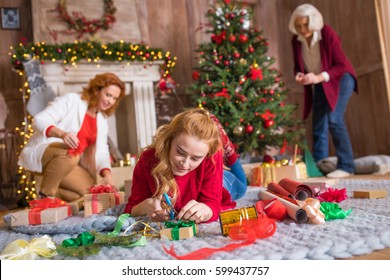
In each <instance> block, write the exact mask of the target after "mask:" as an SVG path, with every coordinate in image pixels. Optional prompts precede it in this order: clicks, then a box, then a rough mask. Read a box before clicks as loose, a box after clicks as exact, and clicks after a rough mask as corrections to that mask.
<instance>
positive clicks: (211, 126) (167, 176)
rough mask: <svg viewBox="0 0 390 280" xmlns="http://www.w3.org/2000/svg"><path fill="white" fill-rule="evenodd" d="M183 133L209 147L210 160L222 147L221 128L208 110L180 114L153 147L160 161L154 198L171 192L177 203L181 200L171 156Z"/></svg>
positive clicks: (158, 135)
mask: <svg viewBox="0 0 390 280" xmlns="http://www.w3.org/2000/svg"><path fill="white" fill-rule="evenodd" d="M182 133H185V134H187V135H189V136H192V137H195V138H196V139H198V140H201V141H204V142H205V143H206V144H208V146H209V152H208V154H207V157H210V156H213V155H214V154H215V153H216V152H217V151H219V150H220V149H221V148H222V142H221V139H220V132H219V129H218V127H217V125H216V123H215V122H214V121H213V120H212V119H211V118H210V114H209V112H208V111H206V110H205V109H200V108H196V109H187V110H185V111H184V112H182V113H180V114H178V115H176V116H175V117H174V118H173V119H172V121H171V122H170V123H169V124H166V125H163V126H161V127H159V128H158V130H157V133H156V136H155V138H154V141H153V143H152V144H151V145H150V147H151V148H154V149H155V151H156V156H157V158H158V159H159V160H160V161H159V163H158V164H157V165H156V166H155V167H154V168H153V170H152V176H153V178H154V180H155V181H156V185H157V191H156V193H155V194H154V196H155V197H156V196H159V195H162V194H163V193H169V194H170V195H171V196H172V202H173V203H174V202H175V201H176V199H177V195H178V186H177V184H176V181H175V178H174V174H173V172H172V167H171V163H170V160H169V155H170V150H171V144H172V141H173V139H174V138H175V137H177V136H179V135H181V134H182Z"/></svg>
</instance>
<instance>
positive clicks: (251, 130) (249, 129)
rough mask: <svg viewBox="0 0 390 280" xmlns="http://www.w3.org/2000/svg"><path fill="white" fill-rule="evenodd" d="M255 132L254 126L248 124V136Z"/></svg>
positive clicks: (246, 130) (246, 129)
mask: <svg viewBox="0 0 390 280" xmlns="http://www.w3.org/2000/svg"><path fill="white" fill-rule="evenodd" d="M253 130H254V128H253V125H250V124H248V125H247V126H246V127H245V132H246V133H248V134H251V133H252V132H253Z"/></svg>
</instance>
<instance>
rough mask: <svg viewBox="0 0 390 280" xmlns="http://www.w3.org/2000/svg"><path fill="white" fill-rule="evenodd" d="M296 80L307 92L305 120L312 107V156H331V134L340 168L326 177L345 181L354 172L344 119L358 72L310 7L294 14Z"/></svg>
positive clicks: (291, 19) (292, 16) (307, 5)
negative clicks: (356, 72)
mask: <svg viewBox="0 0 390 280" xmlns="http://www.w3.org/2000/svg"><path fill="white" fill-rule="evenodd" d="M289 29H290V31H291V32H292V33H293V34H294V36H293V38H292V46H293V54H294V64H295V68H294V71H295V80H296V82H298V83H300V84H302V85H303V86H304V90H305V106H304V118H307V117H308V115H309V113H310V111H311V109H312V108H313V116H312V117H313V157H314V160H315V161H316V162H318V161H320V160H322V159H324V158H326V157H328V156H329V151H328V147H329V143H328V131H330V134H331V135H332V140H333V144H334V146H335V149H336V156H337V169H336V170H335V171H333V172H331V173H328V174H327V177H330V178H342V177H346V176H349V175H352V174H353V173H354V172H355V167H354V162H353V160H354V158H353V151H352V145H351V141H350V138H349V134H348V130H347V127H346V124H345V120H344V114H345V110H346V108H347V104H348V101H349V98H350V97H351V95H352V93H353V91H354V90H355V91H356V90H357V82H356V74H355V70H354V68H353V66H352V64H351V63H350V61H349V60H348V58H347V57H346V55H345V54H344V51H343V49H342V47H341V42H340V39H339V36H338V35H337V33H336V32H335V31H334V30H333V29H332V28H331V27H330V26H328V25H326V24H324V22H323V18H322V15H321V13H320V12H319V11H318V10H317V9H316V8H315V7H314V6H312V5H310V4H303V5H300V6H298V7H297V8H296V9H295V10H294V12H293V13H292V15H291V18H290V23H289Z"/></svg>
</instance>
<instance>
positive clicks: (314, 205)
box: [297, 197, 325, 225]
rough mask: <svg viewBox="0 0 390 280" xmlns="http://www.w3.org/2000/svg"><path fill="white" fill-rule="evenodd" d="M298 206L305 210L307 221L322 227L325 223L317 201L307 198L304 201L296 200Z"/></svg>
mask: <svg viewBox="0 0 390 280" xmlns="http://www.w3.org/2000/svg"><path fill="white" fill-rule="evenodd" d="M297 202H298V204H299V206H301V207H302V209H303V210H305V212H306V214H307V217H308V218H309V221H310V222H311V223H313V224H316V225H322V224H324V223H325V215H324V213H322V212H321V210H320V208H321V204H320V201H319V200H318V199H315V198H310V197H309V198H307V199H306V200H305V201H300V200H297Z"/></svg>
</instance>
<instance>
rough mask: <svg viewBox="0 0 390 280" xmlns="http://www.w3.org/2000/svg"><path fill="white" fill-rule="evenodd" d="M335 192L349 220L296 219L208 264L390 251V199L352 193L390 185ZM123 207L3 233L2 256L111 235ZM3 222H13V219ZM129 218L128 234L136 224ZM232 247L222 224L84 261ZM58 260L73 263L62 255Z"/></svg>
mask: <svg viewBox="0 0 390 280" xmlns="http://www.w3.org/2000/svg"><path fill="white" fill-rule="evenodd" d="M334 187H336V188H339V189H341V188H346V189H347V195H348V196H349V197H350V198H348V199H346V200H344V201H342V202H340V203H339V205H340V207H341V208H342V209H343V210H348V209H352V212H351V213H350V214H349V216H347V217H346V218H345V219H341V220H331V221H327V222H325V224H324V225H313V224H308V223H304V224H297V223H296V222H295V221H294V220H292V219H285V220H284V221H282V222H278V223H277V230H276V232H275V234H274V235H273V236H271V237H269V238H267V239H258V240H257V241H256V242H255V243H254V244H252V245H250V246H246V247H241V248H238V249H236V250H234V251H231V252H229V253H227V252H217V253H215V254H213V255H211V256H210V257H209V258H208V259H215V260H220V259H229V260H230V259H240V260H244V259H245V260H250V259H268V260H274V259H276V260H283V259H294V260H301V259H335V258H348V257H352V256H357V255H362V254H368V253H371V252H373V251H374V250H380V249H384V248H389V247H390V218H389V216H390V198H389V197H387V198H382V199H354V198H352V195H353V190H361V189H385V190H387V191H388V192H389V193H390V181H389V180H340V182H339V183H338V184H337V185H335V186H334ZM257 192H258V190H257V189H256V188H255V187H249V188H248V192H247V195H246V196H245V197H244V198H242V199H241V200H239V202H238V206H237V207H248V206H251V205H253V204H255V203H256V202H257V200H258V199H257ZM123 206H124V205H121V206H119V207H116V208H112V209H109V210H108V211H107V212H106V213H105V214H104V215H99V216H98V215H95V216H92V217H89V218H83V217H82V216H75V217H71V218H68V219H66V220H64V221H61V222H59V223H57V224H53V225H46V226H29V227H16V228H14V229H13V230H11V229H6V230H2V231H0V251H2V250H3V248H4V247H5V246H6V245H7V244H9V243H10V242H12V241H14V240H16V239H25V240H30V239H31V238H33V237H37V236H42V235H43V234H46V233H47V234H49V235H50V236H52V238H53V241H54V243H56V244H61V242H62V241H63V240H64V239H68V238H71V237H76V236H77V235H78V233H81V232H84V231H90V230H98V231H103V232H108V231H112V230H113V229H114V226H115V222H116V219H117V216H118V215H119V214H120V212H121V210H122V209H123ZM4 220H5V221H6V222H9V216H5V217H4ZM133 222H134V219H132V218H130V219H129V220H128V221H126V223H125V224H124V226H123V229H124V228H126V227H127V226H128V225H130V224H132V223H133ZM232 242H239V241H233V240H231V239H230V238H229V237H223V236H222V235H221V230H220V225H219V222H213V223H210V224H202V225H200V227H199V233H198V235H197V236H196V237H193V238H191V239H186V240H179V241H169V240H159V239H149V240H148V242H147V245H146V246H144V247H133V248H123V247H103V248H102V249H101V251H100V252H99V254H97V255H92V256H88V257H86V258H85V259H89V260H95V259H110V260H114V259H115V260H117V259H122V260H128V259H139V260H146V259H172V257H171V256H170V255H168V254H167V253H166V252H165V251H164V250H163V245H165V247H167V248H169V246H170V245H172V244H173V245H174V248H175V251H176V253H177V254H178V255H184V254H187V253H190V252H192V251H194V250H197V249H199V248H204V247H209V248H220V247H223V246H225V245H227V244H230V243H232ZM53 259H58V260H60V259H74V258H73V257H66V256H62V255H57V256H55V257H54V258H53Z"/></svg>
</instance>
